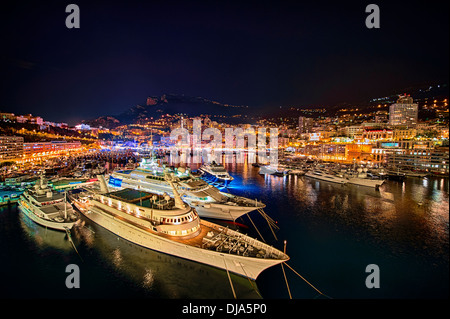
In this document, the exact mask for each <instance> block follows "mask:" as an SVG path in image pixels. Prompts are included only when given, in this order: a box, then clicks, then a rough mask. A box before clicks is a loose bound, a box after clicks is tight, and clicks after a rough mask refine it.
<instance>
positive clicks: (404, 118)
mask: <svg viewBox="0 0 450 319" xmlns="http://www.w3.org/2000/svg"><path fill="white" fill-rule="evenodd" d="M418 109H419V108H418V104H417V103H413V98H412V97H410V96H407V95H401V96H400V97H399V98H398V100H397V103H394V104H391V106H390V107H389V124H390V125H393V126H407V127H414V126H415V125H416V124H417V118H418Z"/></svg>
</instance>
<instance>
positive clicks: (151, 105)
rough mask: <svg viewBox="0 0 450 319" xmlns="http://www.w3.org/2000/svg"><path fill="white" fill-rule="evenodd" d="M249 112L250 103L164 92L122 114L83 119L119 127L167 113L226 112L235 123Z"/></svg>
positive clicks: (95, 125)
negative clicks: (239, 104) (229, 102)
mask: <svg viewBox="0 0 450 319" xmlns="http://www.w3.org/2000/svg"><path fill="white" fill-rule="evenodd" d="M247 113H250V111H249V108H248V106H237V105H231V104H224V103H220V102H217V101H212V100H209V99H206V98H203V97H191V96H185V95H178V94H163V95H162V96H151V97H148V98H147V100H146V101H145V103H142V104H138V105H136V106H133V107H130V108H129V109H127V110H125V111H124V112H123V113H121V114H117V115H107V116H102V117H99V118H96V119H93V120H87V121H84V123H86V124H89V125H91V126H93V127H99V126H102V127H109V128H113V127H117V126H119V125H123V124H131V123H139V122H142V121H147V120H150V119H158V118H161V116H162V115H164V114H171V115H174V114H185V115H186V116H188V117H194V116H200V115H211V116H217V115H223V116H225V117H226V118H229V119H230V120H231V121H232V122H236V121H237V120H238V119H240V118H241V116H242V115H243V114H247Z"/></svg>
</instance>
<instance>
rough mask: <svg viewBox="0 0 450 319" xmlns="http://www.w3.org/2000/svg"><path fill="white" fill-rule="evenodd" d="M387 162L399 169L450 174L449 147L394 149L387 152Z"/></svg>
mask: <svg viewBox="0 0 450 319" xmlns="http://www.w3.org/2000/svg"><path fill="white" fill-rule="evenodd" d="M387 164H388V165H389V166H390V167H394V168H399V169H408V170H413V171H422V172H429V173H433V174H439V175H448V173H449V148H448V147H437V148H433V149H429V148H427V149H403V148H397V149H392V150H390V151H388V152H387Z"/></svg>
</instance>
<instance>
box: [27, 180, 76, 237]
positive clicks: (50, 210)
mask: <svg viewBox="0 0 450 319" xmlns="http://www.w3.org/2000/svg"><path fill="white" fill-rule="evenodd" d="M18 203H19V209H20V210H21V211H22V212H23V213H24V214H25V215H26V216H27V217H28V218H30V219H31V220H32V221H34V222H35V223H37V224H39V225H42V226H44V227H48V228H51V229H56V230H66V229H71V228H72V226H73V225H74V223H75V222H76V221H77V220H78V219H79V216H78V214H77V213H76V212H75V211H74V210H73V207H72V205H71V204H70V203H68V202H67V199H66V193H59V192H57V191H55V190H53V189H52V188H50V187H49V186H48V183H47V181H46V180H45V179H44V176H43V175H41V177H40V181H39V182H36V184H35V185H34V187H32V188H29V189H27V190H25V191H24V192H23V194H22V195H20V198H19V201H18Z"/></svg>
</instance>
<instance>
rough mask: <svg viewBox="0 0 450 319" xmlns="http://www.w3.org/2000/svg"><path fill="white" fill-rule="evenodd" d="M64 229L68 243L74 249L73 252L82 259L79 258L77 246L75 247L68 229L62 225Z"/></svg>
mask: <svg viewBox="0 0 450 319" xmlns="http://www.w3.org/2000/svg"><path fill="white" fill-rule="evenodd" d="M64 229H65V230H66V233H67V237H68V238H69V241H70V243H71V244H72V247H73V249H75V252H76V253H77V255H78V256H79V257H80V259H81V261H83V258H81V256H80V254H79V253H78V250H77V247H75V244H74V243H73V241H72V236H71V235H70V230H69V228H67V227H64Z"/></svg>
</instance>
